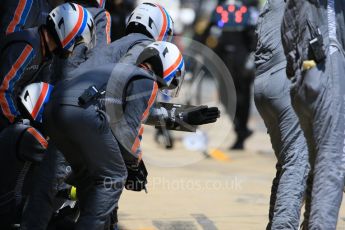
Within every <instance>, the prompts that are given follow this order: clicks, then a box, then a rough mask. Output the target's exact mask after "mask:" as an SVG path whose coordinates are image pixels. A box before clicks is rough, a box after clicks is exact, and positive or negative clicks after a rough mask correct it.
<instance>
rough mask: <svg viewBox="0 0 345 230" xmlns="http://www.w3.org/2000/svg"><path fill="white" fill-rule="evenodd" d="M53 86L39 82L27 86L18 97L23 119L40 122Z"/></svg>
mask: <svg viewBox="0 0 345 230" xmlns="http://www.w3.org/2000/svg"><path fill="white" fill-rule="evenodd" d="M52 90H53V86H52V85H50V84H48V83H44V82H40V83H32V84H29V85H27V86H26V87H25V88H24V90H23V91H22V93H21V94H20V96H19V99H20V102H21V105H22V106H21V108H23V110H24V111H21V112H22V115H24V117H25V118H27V119H30V120H33V121H37V122H41V121H42V115H43V110H44V106H45V105H46V104H47V103H48V101H49V98H50V94H51V92H52Z"/></svg>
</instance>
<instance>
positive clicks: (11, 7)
mask: <svg viewBox="0 0 345 230" xmlns="http://www.w3.org/2000/svg"><path fill="white" fill-rule="evenodd" d="M51 10H52V7H51V6H50V4H49V3H48V1H47V0H3V1H1V11H0V15H1V16H0V41H1V40H2V39H3V38H4V36H5V35H8V34H10V33H13V32H18V31H21V30H23V29H27V28H33V27H36V26H40V25H42V24H45V23H46V20H47V16H48V14H49V12H50V11H51Z"/></svg>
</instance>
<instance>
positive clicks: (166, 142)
mask: <svg viewBox="0 0 345 230" xmlns="http://www.w3.org/2000/svg"><path fill="white" fill-rule="evenodd" d="M155 141H156V143H158V144H159V145H163V146H164V147H165V148H166V149H172V148H173V147H174V138H173V137H172V135H171V133H170V132H169V130H165V131H164V132H163V130H162V129H157V131H156V133H155Z"/></svg>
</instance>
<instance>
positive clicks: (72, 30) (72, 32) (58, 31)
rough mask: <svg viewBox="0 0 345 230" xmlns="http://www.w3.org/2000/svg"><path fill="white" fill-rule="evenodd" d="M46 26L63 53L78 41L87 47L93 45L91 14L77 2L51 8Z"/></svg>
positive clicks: (70, 49) (93, 27) (69, 50)
mask: <svg viewBox="0 0 345 230" xmlns="http://www.w3.org/2000/svg"><path fill="white" fill-rule="evenodd" d="M46 26H47V29H48V31H49V32H50V33H51V34H52V36H53V38H54V39H55V42H56V43H57V45H58V49H59V51H62V52H64V53H67V54H68V53H71V52H72V51H73V49H74V47H75V45H76V44H78V43H84V44H85V45H86V46H87V47H88V48H92V47H93V45H94V42H95V25H94V21H93V18H92V15H91V13H90V12H89V11H88V10H86V9H85V8H84V7H82V6H80V5H78V4H75V3H65V4H62V5H60V6H58V7H56V8H55V9H53V10H52V11H51V12H50V13H49V16H48V18H47V24H46Z"/></svg>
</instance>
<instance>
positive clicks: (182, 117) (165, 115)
mask: <svg viewBox="0 0 345 230" xmlns="http://www.w3.org/2000/svg"><path fill="white" fill-rule="evenodd" d="M219 117H220V111H219V109H218V108H217V107H211V108H209V107H207V106H192V105H181V104H171V103H164V102H157V103H156V104H155V105H154V106H153V107H152V108H151V113H150V116H149V117H148V119H147V120H146V122H145V124H146V125H152V126H155V127H156V128H158V127H160V128H161V127H164V128H165V129H167V130H176V131H185V132H195V131H196V126H198V125H205V124H209V123H214V122H216V121H217V119H218V118H219Z"/></svg>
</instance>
